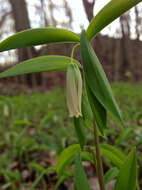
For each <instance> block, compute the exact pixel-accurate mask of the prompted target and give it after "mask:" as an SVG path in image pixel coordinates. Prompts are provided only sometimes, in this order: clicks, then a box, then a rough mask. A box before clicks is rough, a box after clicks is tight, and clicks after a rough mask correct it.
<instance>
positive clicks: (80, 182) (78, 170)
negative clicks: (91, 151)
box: [74, 154, 91, 190]
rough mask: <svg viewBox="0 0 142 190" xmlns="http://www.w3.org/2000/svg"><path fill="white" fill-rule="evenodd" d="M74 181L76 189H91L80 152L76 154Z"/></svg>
mask: <svg viewBox="0 0 142 190" xmlns="http://www.w3.org/2000/svg"><path fill="white" fill-rule="evenodd" d="M74 183H75V187H76V190H91V189H90V187H89V183H88V180H87V177H86V174H85V171H84V168H83V166H82V163H81V158H80V154H77V155H76V162H75V172H74Z"/></svg>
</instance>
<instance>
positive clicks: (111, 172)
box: [104, 167, 119, 184]
mask: <svg viewBox="0 0 142 190" xmlns="http://www.w3.org/2000/svg"><path fill="white" fill-rule="evenodd" d="M118 173H119V170H118V168H116V167H115V168H111V169H110V170H109V171H108V172H107V173H106V174H105V176H104V183H105V184H108V183H109V182H110V181H112V180H113V179H114V178H116V177H117V176H118Z"/></svg>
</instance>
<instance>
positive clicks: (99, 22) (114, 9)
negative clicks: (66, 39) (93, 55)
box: [87, 0, 142, 40]
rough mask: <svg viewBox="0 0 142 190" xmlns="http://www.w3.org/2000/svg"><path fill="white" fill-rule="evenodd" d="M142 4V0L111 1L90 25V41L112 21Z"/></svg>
mask: <svg viewBox="0 0 142 190" xmlns="http://www.w3.org/2000/svg"><path fill="white" fill-rule="evenodd" d="M140 2H142V0H111V1H110V2H109V3H108V4H107V5H106V6H105V7H104V8H103V9H102V10H101V11H100V12H99V13H98V14H97V15H96V16H95V17H94V18H93V19H92V21H91V23H90V24H89V26H88V28H87V37H88V39H89V40H91V39H92V38H93V37H94V36H96V34H98V33H99V32H100V31H101V30H102V29H103V28H105V27H106V26H107V25H109V24H110V23H111V22H112V21H114V20H115V19H116V18H118V17H119V16H121V15H122V14H123V13H125V12H126V11H128V10H129V9H131V8H132V7H134V6H135V5H137V4H138V3H140Z"/></svg>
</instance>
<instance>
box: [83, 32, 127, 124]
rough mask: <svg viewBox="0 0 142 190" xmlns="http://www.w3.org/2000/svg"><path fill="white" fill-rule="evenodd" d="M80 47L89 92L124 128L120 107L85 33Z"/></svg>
mask: <svg viewBox="0 0 142 190" xmlns="http://www.w3.org/2000/svg"><path fill="white" fill-rule="evenodd" d="M80 47H81V57H82V62H83V69H84V75H85V80H86V84H87V85H88V87H89V90H90V91H91V93H92V94H93V95H94V97H96V99H97V100H98V101H99V103H100V104H101V105H102V106H103V107H104V108H105V109H106V111H108V112H110V113H111V115H112V116H113V117H114V118H115V119H116V120H117V121H118V122H119V123H120V124H121V125H122V126H124V124H123V120H122V116H121V113H120V110H119V107H118V105H117V103H116V101H115V98H114V96H113V93H112V90H111V87H110V84H109V82H108V79H107V77H106V75H105V72H104V70H103V68H102V66H101V64H100V62H99V60H98V58H97V56H96V54H95V52H94V50H93V48H92V47H91V45H90V43H89V41H88V39H87V36H86V33H85V31H83V32H82V34H81V44H80ZM94 101H95V100H94Z"/></svg>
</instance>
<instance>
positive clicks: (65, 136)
mask: <svg viewBox="0 0 142 190" xmlns="http://www.w3.org/2000/svg"><path fill="white" fill-rule="evenodd" d="M112 88H113V91H114V94H115V97H116V99H117V101H118V104H119V106H120V109H121V110H122V113H123V117H124V121H125V125H126V129H123V130H122V129H121V128H120V127H119V126H118V125H116V124H115V122H113V121H112V120H111V119H108V120H109V121H108V126H109V129H106V138H102V141H104V142H105V141H106V140H107V142H108V143H109V144H112V145H114V146H119V148H121V149H123V150H124V151H125V152H126V153H128V151H129V150H130V149H131V146H132V145H133V146H136V147H137V150H138V151H137V154H138V155H139V163H140V170H142V156H141V154H140V151H141V148H142V96H141V94H142V84H132V83H124V82H119V83H113V84H112ZM0 116H1V117H0V187H3V185H8V184H9V186H10V187H12V185H13V183H14V184H15V181H16V182H17V184H18V183H19V184H21V183H22V184H23V186H24V185H25V184H26V183H27V180H29V181H30V180H31V181H32V180H33V179H34V178H35V177H34V175H37V174H40V172H41V171H40V169H39V168H38V167H39V166H41V167H42V169H43V168H44V167H45V165H46V167H48V166H51V165H54V162H53V160H55V163H56V160H57V157H58V154H59V153H60V152H61V151H62V150H63V149H64V148H65V147H67V146H68V145H70V144H73V143H77V139H76V135H75V132H74V127H73V124H72V119H70V118H68V113H67V109H66V97H65V89H63V88H54V89H53V90H51V91H48V92H46V93H40V92H34V93H33V94H22V93H21V94H19V95H15V96H14V95H13V96H0ZM86 130H88V133H87V135H88V136H87V139H88V141H87V142H88V144H90V143H92V141H93V137H92V134H91V131H90V132H89V129H86ZM47 158H48V159H49V160H48V159H47ZM50 159H51V160H50ZM43 162H44V163H45V165H44V164H43ZM41 163H42V164H41ZM47 163H48V164H47ZM36 164H38V165H36ZM42 169H41V170H42ZM24 170H26V171H28V174H27V176H26V177H23V174H22V173H23V171H24ZM35 173H36V174H35ZM1 184H2V185H1ZM13 187H14V186H13ZM13 189H14V188H13Z"/></svg>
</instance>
